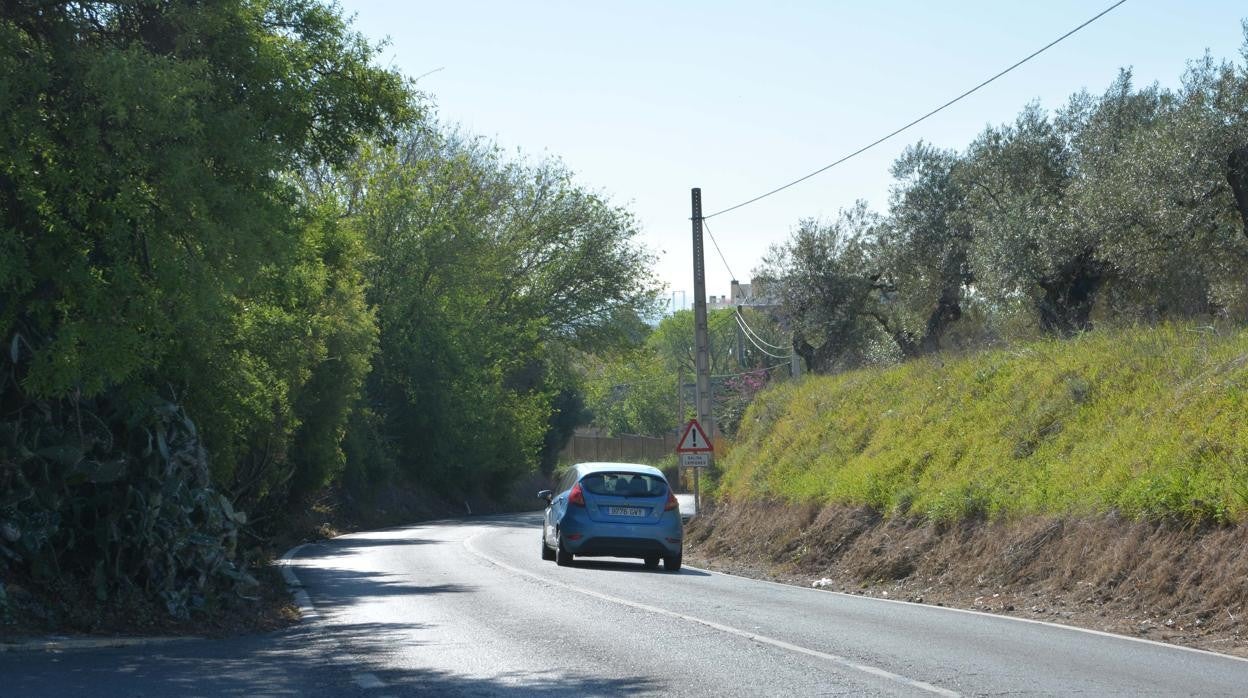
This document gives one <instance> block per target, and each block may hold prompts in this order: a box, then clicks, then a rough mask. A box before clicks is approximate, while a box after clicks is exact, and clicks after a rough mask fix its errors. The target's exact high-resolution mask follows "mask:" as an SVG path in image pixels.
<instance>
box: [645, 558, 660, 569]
mask: <svg viewBox="0 0 1248 698" xmlns="http://www.w3.org/2000/svg"><path fill="white" fill-rule="evenodd" d="M645 562H646V569H648V570H657V569H658V568H659V558H657V557H648V558H645Z"/></svg>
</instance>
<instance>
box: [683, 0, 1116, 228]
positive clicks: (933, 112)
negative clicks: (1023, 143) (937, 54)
mask: <svg viewBox="0 0 1248 698" xmlns="http://www.w3.org/2000/svg"><path fill="white" fill-rule="evenodd" d="M1126 1H1127V0H1118V2H1116V3H1114V4H1113V5H1110V6H1109V7H1107V8H1105V9H1104V10H1101V12H1100V13H1098V14H1097V15H1096V16H1094V17H1092V18H1091V19H1089V20H1088V21H1086V22H1084V23H1083V24H1080V25H1079V26H1077V27H1075V28H1074V29H1071V30H1070V31H1068V32H1066V33H1065V34H1062V35H1061V36H1059V37H1057V38H1056V39H1054V40H1053V41H1050V42H1049V43H1047V44H1045V45H1044V46H1043V47H1041V48H1040V49H1039V50H1037V51H1035V52H1033V53H1032V54H1031V55H1029V56H1027V57H1026V58H1024V59H1022V60H1021V61H1018V62H1017V63H1015V64H1014V65H1012V66H1010V67H1008V68H1006V69H1005V70H1002V71H1001V72H999V73H997V74H996V75H993V76H992V77H990V78H988V79H987V80H985V81H983V82H981V83H979V84H978V85H976V86H975V87H972V88H971V89H969V90H967V91H966V92H963V93H962V94H960V95H958V96H957V97H954V98H953V99H951V100H949V101H948V102H945V103H944V104H942V105H940V106H939V107H936V108H935V109H933V110H931V111H929V112H928V113H926V114H924V115H923V116H920V117H919V118H917V119H915V120H914V121H911V122H910V123H908V124H906V125H905V126H902V127H901V128H899V129H897V130H896V131H893V132H892V133H890V134H888V135H887V136H884V137H883V138H880V139H878V140H875V141H872V142H871V143H868V144H867V145H865V146H863V147H861V148H859V149H858V150H855V151H854V152H852V153H850V154H849V155H846V156H845V157H842V158H841V159H839V160H837V161H836V162H833V163H832V164H830V165H825V166H824V167H820V168H819V169H817V170H815V171H814V172H811V173H810V174H808V175H806V176H804V177H799V178H797V179H795V180H793V181H792V182H789V183H788V184H785V185H783V186H780V187H776V188H775V189H772V190H771V191H769V192H767V193H765V194H760V195H758V196H756V197H754V198H753V199H750V200H748V201H743V202H741V203H739V204H737V205H735V206H729V207H728V208H725V209H722V210H719V211H716V212H714V213H712V214H710V215H708V216H703V217H702V221H703V225H705V223H706V219H707V218H714V217H715V216H718V215H721V214H724V213H728V212H729V211H735V210H737V209H739V208H741V207H743V206H749V205H750V204H752V203H754V202H756V201H761V200H762V199H765V198H767V197H769V196H771V195H772V194H777V193H779V192H782V191H784V190H785V189H788V188H789V187H791V186H793V185H795V184H799V183H801V182H804V181H806V180H808V179H810V178H811V177H814V176H815V175H818V174H822V173H823V172H826V171H827V170H830V169H832V168H833V167H836V166H837V165H839V164H841V163H843V162H845V161H846V160H849V159H851V158H854V157H857V156H859V155H861V154H863V153H865V152H867V151H868V150H870V149H872V148H874V147H875V146H877V145H879V144H881V143H883V142H884V141H887V140H888V139H890V138H892V137H893V136H896V135H897V134H899V133H901V132H903V131H906V130H908V129H909V128H910V127H912V126H915V125H917V124H918V123H919V122H921V121H925V120H927V119H928V118H929V117H932V116H935V115H936V114H939V113H940V112H942V111H944V110H945V109H946V108H948V107H951V106H953V105H954V104H956V103H957V102H960V101H962V100H963V99H965V98H966V97H969V96H971V95H972V94H974V93H976V92H978V91H979V90H980V89H981V88H983V87H987V86H988V85H989V84H990V83H992V82H994V81H995V80H996V79H997V78H999V77H1002V76H1003V75H1005V74H1006V73H1009V72H1011V71H1012V70H1014V69H1015V68H1017V67H1019V66H1021V65H1022V64H1024V63H1026V62H1027V61H1030V60H1031V59H1033V58H1035V57H1036V56H1039V55H1040V54H1042V53H1044V52H1045V51H1047V50H1049V49H1050V48H1052V47H1054V46H1056V45H1057V44H1059V43H1061V42H1062V41H1063V40H1065V39H1067V38H1068V37H1070V36H1071V35H1073V34H1074V33H1075V32H1077V31H1079V30H1080V29H1083V28H1084V27H1086V26H1088V25H1089V24H1091V23H1093V22H1095V21H1096V20H1098V19H1100V18H1101V17H1104V16H1105V15H1107V14H1109V13H1110V12H1111V11H1113V10H1114V9H1116V8H1117V7H1118V6H1119V5H1121V4H1123V3H1125V2H1126Z"/></svg>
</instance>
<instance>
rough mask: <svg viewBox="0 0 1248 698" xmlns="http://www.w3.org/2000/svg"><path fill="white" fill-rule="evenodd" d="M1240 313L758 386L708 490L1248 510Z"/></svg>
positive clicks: (947, 513)
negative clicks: (1212, 323)
mask: <svg viewBox="0 0 1248 698" xmlns="http://www.w3.org/2000/svg"><path fill="white" fill-rule="evenodd" d="M1246 387H1248V331H1244V330H1237V331H1233V332H1226V333H1222V334H1220V335H1219V334H1218V333H1216V332H1214V331H1213V330H1212V329H1210V328H1196V327H1191V326H1173V325H1172V326H1163V327H1160V328H1149V329H1130V330H1116V331H1108V332H1096V333H1091V334H1087V335H1084V336H1081V337H1079V338H1077V339H1073V340H1065V341H1060V340H1049V341H1040V342H1034V343H1029V344H1025V345H1021V346H1017V347H1012V348H1009V349H1003V350H996V351H990V352H985V353H981V354H976V355H972V356H965V357H959V358H956V359H945V360H942V359H941V358H935V359H929V360H923V361H913V362H909V363H906V364H904V365H901V366H896V367H892V368H886V369H871V370H863V371H856V372H853V373H847V374H842V375H838V376H831V377H812V378H810V379H807V380H805V381H801V382H797V383H789V384H784V385H781V386H779V387H777V388H776V389H774V390H771V391H768V392H766V393H764V394H762V395H760V396H759V397H758V399H757V400H756V401H755V403H754V404H753V405H752V406H751V408H750V409H749V411H748V412H747V413H746V415H745V418H744V419H743V421H742V425H741V429H740V432H739V435H738V437H737V440H736V442H735V443H734V444H732V446H731V448H730V449H729V450H728V453H727V454H726V457H725V460H724V473H723V477H722V479H721V480H720V484H719V491H720V493H721V494H723V495H727V496H729V497H733V498H739V497H778V498H783V499H788V500H794V501H809V500H818V501H825V502H838V503H846V504H865V505H869V506H872V507H875V508H877V509H880V510H882V511H885V512H888V513H893V514H912V515H922V516H926V517H928V518H931V519H934V520H939V521H951V520H957V519H963V518H972V517H977V516H986V517H991V518H997V517H1008V516H1012V515H1017V514H1034V513H1043V514H1067V513H1069V514H1077V515H1078V514H1097V513H1108V512H1118V513H1120V514H1121V515H1123V516H1126V517H1130V518H1136V519H1154V518H1156V519H1161V518H1166V519H1178V520H1182V521H1188V522H1193V523H1229V522H1238V521H1243V520H1244V519H1245V516H1246V515H1248V409H1246V408H1248V397H1246Z"/></svg>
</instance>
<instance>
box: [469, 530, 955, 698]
mask: <svg viewBox="0 0 1248 698" xmlns="http://www.w3.org/2000/svg"><path fill="white" fill-rule="evenodd" d="M483 535H485V532H484V531H482V532H481V533H477V534H476V535H473V536H470V537H469V538H467V539H465V540H464V547H465V548H466V549H467V550H468V552H470V553H472V554H473V555H476V556H477V557H479V558H481V559H482V560H485V561H486V562H489V563H490V564H492V565H495V566H497V567H501V568H503V569H505V570H507V571H509V572H512V573H514V574H518V575H520V576H523V577H528V578H530V579H534V580H537V581H538V582H541V583H543V584H550V585H552V586H558V587H563V588H564V589H567V590H569V591H574V592H576V593H578V594H584V595H585V596H591V597H593V598H596V599H600V600H603V601H608V602H610V603H615V604H620V605H622V606H628V607H629V608H635V609H638V610H641V611H646V612H648V613H654V614H658V615H662V616H667V617H669V618H677V619H680V620H683V621H687V622H690V623H697V624H698V625H703V626H706V627H708V628H712V629H714V630H718V631H720V632H722V633H727V634H729V635H735V636H737V637H741V638H745V639H746V640H750V641H753V642H758V643H760V644H764V645H771V646H772V647H776V648H779V649H782V650H786V651H789V652H795V653H798V654H805V655H807V656H810V657H815V658H817V659H822V660H824V661H827V662H831V663H833V664H839V665H840V666H842V667H845V668H847V669H853V670H854V671H858V672H861V673H864V674H869V675H871V676H875V677H877V678H881V679H885V680H887V681H892V682H894V683H898V684H902V685H904V686H908V687H910V688H916V689H919V690H921V691H926V692H928V693H932V694H934V695H938V696H947V697H948V698H960V696H961V694H960V693H957V692H956V691H950V690H949V689H946V688H941V687H939V686H934V685H932V684H930V683H926V682H924V681H918V680H915V679H911V678H907V677H905V676H902V675H900V674H894V673H893V672H891V671H888V670H886V669H880V668H879V667H873V666H870V665H867V664H862V663H860V662H856V661H854V660H852V659H849V658H848V657H841V656H839V655H835V654H828V653H827V652H820V651H819V650H814V649H810V648H809V647H802V646H801V645H794V644H792V643H789V642H785V641H784V640H777V639H776V638H773V637H768V636H766V635H759V634H757V633H752V632H749V631H747V630H741V629H740V628H734V627H732V626H730V625H724V624H722V623H716V622H714V621H710V620H706V619H703V618H698V617H697V616H690V615H686V614H684V613H677V612H676V611H669V610H667V609H665V608H658V607H657V606H650V605H648V604H644V603H638V602H636V601H629V600H628V599H622V598H619V597H618V596H611V595H610V594H603V593H601V592H597V591H594V590H592V589H586V588H584V587H578V586H574V585H572V584H567V583H566V582H560V581H556V580H553V579H550V578H547V577H543V576H541V575H539V574H534V573H532V572H528V571H526V570H522V569H520V568H518V567H513V566H511V565H509V564H507V563H505V562H503V561H501V560H497V559H494V558H492V557H490V556H489V555H486V554H485V553H483V552H481V551H480V550H478V549H477V548H476V546H474V545H473V543H472V542H473V540H475V539H476V538H479V537H480V536H483Z"/></svg>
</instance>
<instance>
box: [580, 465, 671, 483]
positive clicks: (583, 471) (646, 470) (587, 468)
mask: <svg viewBox="0 0 1248 698" xmlns="http://www.w3.org/2000/svg"><path fill="white" fill-rule="evenodd" d="M572 467H573V468H576V472H577V473H578V475H577V479H578V480H579V479H580V478H582V477H585V476H586V475H589V474H590V473H604V472H610V473H639V474H642V475H658V476H659V477H663V471H661V470H659V469H658V468H655V467H653V466H649V465H641V464H640V463H577V464H576V465H574V466H572ZM665 479H666V478H665Z"/></svg>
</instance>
